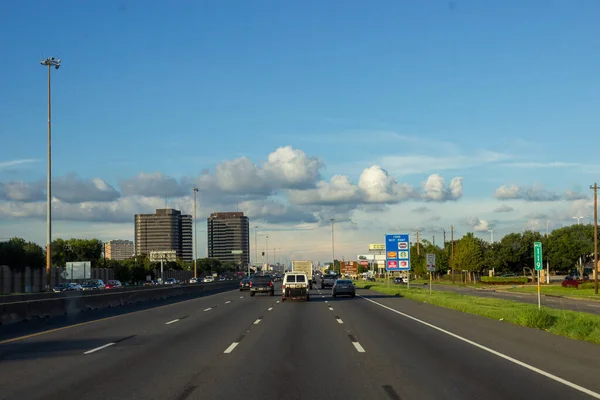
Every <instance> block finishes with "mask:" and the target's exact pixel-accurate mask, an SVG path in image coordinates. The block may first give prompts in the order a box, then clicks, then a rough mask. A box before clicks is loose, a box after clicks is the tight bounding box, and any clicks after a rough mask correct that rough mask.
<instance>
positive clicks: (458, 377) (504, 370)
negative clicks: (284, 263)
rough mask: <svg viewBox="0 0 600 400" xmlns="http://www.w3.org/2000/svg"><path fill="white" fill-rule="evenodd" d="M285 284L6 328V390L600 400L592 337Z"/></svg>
mask: <svg viewBox="0 0 600 400" xmlns="http://www.w3.org/2000/svg"><path fill="white" fill-rule="evenodd" d="M280 293H281V291H280V290H279V288H278V291H277V292H276V296H275V297H271V296H267V295H257V296H255V297H250V296H249V293H248V292H239V291H228V292H223V293H219V294H215V295H212V296H206V297H201V298H197V299H190V300H186V301H181V302H176V303H171V304H166V305H162V306H160V307H155V308H148V307H146V308H144V309H141V310H140V311H139V312H132V313H128V314H116V315H113V316H110V317H107V318H104V319H99V320H95V321H93V320H89V321H85V322H83V323H81V324H78V325H74V326H71V327H68V326H65V327H59V328H56V329H55V330H53V331H50V332H47V333H44V332H39V331H36V332H35V333H33V334H32V335H31V336H16V337H13V338H8V337H6V335H4V336H3V339H2V340H1V341H0V360H1V361H0V399H31V400H35V399H45V400H54V399H56V400H58V399H61V400H67V399H77V400H80V399H86V400H92V399H128V400H131V399H161V400H169V399H173V400H188V399H249V400H251V399H387V400H397V399H402V400H406V399H419V400H422V399H486V400H491V399H527V400H532V399H537V398H544V399H566V398H568V399H586V398H588V399H589V398H600V394H599V393H600V381H599V380H598V378H597V377H598V376H600V363H598V359H600V346H597V345H593V344H589V343H584V342H578V341H574V340H570V339H566V338H562V337H558V336H554V335H551V334H549V333H546V332H543V331H539V330H532V329H527V328H523V327H520V326H514V325H510V324H507V323H504V322H500V321H494V320H490V319H486V318H481V317H477V316H473V315H468V314H463V313H460V312H457V311H453V310H448V309H444V308H440V307H435V306H431V305H428V304H424V303H418V302H414V301H411V300H407V299H404V298H398V297H388V296H385V295H382V294H379V293H376V292H373V291H369V290H359V291H358V296H357V297H355V298H336V299H334V298H332V297H331V296H330V291H319V290H313V291H312V292H311V294H312V300H311V301H310V302H307V303H302V302H285V303H282V302H281V301H280ZM1 329H2V328H0V330H1ZM23 333H24V332H20V333H19V335H22V334H23Z"/></svg>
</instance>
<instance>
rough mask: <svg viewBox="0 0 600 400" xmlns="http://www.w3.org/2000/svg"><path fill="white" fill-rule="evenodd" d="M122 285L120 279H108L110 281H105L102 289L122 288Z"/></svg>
mask: <svg viewBox="0 0 600 400" xmlns="http://www.w3.org/2000/svg"><path fill="white" fill-rule="evenodd" d="M122 287H123V284H122V283H121V281H118V280H110V281H108V282H106V285H105V286H104V289H117V288H122Z"/></svg>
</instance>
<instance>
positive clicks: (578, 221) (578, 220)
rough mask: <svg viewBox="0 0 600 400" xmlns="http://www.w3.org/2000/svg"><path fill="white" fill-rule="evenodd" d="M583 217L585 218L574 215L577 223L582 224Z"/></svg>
mask: <svg viewBox="0 0 600 400" xmlns="http://www.w3.org/2000/svg"><path fill="white" fill-rule="evenodd" d="M583 218H584V217H573V219H576V220H577V225H581V220H582V219H583Z"/></svg>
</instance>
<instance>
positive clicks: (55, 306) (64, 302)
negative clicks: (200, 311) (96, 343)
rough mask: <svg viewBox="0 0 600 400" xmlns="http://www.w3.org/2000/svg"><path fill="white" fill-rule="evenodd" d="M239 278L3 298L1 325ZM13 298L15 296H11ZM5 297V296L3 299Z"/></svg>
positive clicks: (202, 291)
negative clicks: (5, 299)
mask: <svg viewBox="0 0 600 400" xmlns="http://www.w3.org/2000/svg"><path fill="white" fill-rule="evenodd" d="M238 287H239V282H238V281H224V282H214V283H199V284H189V285H161V286H154V287H149V288H137V290H136V289H128V290H114V289H108V290H106V289H104V290H93V291H84V292H81V291H78V292H64V293H57V294H59V295H61V296H58V297H50V298H42V299H40V298H37V299H35V300H20V301H10V302H0V325H9V324H13V323H16V322H21V321H27V320H32V319H37V318H50V317H55V316H60V315H65V314H75V313H79V312H82V311H88V310H97V309H102V308H108V307H119V306H121V305H126V304H135V303H141V302H145V301H152V300H164V299H168V298H172V297H180V296H186V297H190V298H193V297H201V296H204V295H207V294H214V293H219V292H224V291H227V290H234V289H237V288H238ZM11 300H14V299H11ZM0 301H2V300H0Z"/></svg>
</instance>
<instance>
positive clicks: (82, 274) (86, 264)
mask: <svg viewBox="0 0 600 400" xmlns="http://www.w3.org/2000/svg"><path fill="white" fill-rule="evenodd" d="M65 272H66V275H67V278H66V279H90V278H91V277H92V263H91V262H90V261H76V262H68V263H67V268H66V269H65Z"/></svg>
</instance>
